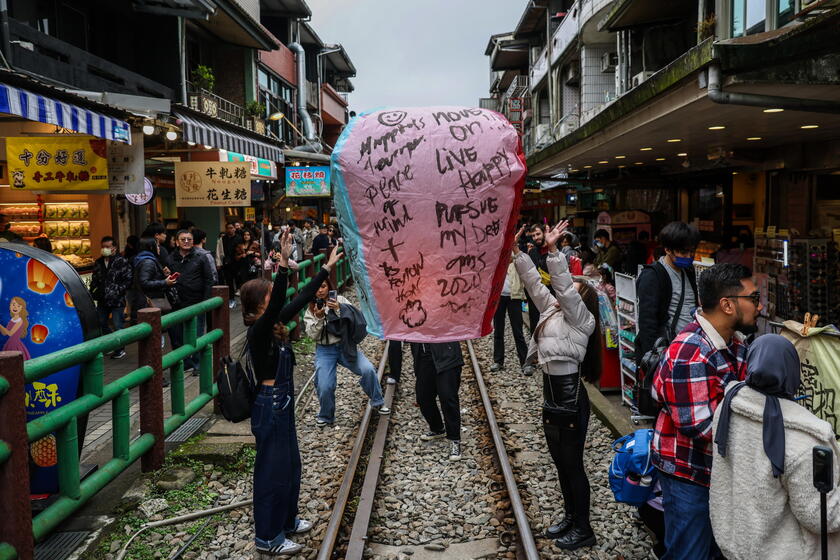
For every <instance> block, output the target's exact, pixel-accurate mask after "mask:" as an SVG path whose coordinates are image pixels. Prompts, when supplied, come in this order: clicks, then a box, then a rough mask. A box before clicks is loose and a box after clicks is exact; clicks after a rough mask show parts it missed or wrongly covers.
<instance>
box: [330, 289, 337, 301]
mask: <svg viewBox="0 0 840 560" xmlns="http://www.w3.org/2000/svg"><path fill="white" fill-rule="evenodd" d="M327 299H328V300H330V301H338V292H337V291H335V290H330V293H329V294H327Z"/></svg>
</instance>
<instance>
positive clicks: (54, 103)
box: [0, 84, 131, 144]
mask: <svg viewBox="0 0 840 560" xmlns="http://www.w3.org/2000/svg"><path fill="white" fill-rule="evenodd" d="M0 113H9V114H12V115H18V116H19V117H23V118H24V119H28V120H30V121H38V122H42V123H46V124H54V125H56V126H60V127H62V128H66V129H68V130H72V131H74V132H79V133H81V134H90V135H91V136H96V137H98V138H105V139H106V140H116V141H119V142H125V143H126V144H131V127H130V126H129V124H128V123H127V122H125V121H121V120H119V119H115V118H113V117H108V116H106V115H103V114H101V113H97V112H95V111H90V110H88V109H82V108H81V107H77V106H76V105H73V104H71V103H65V102H64V101H58V100H56V99H52V98H49V97H45V96H43V95H38V94H36V93H32V92H31V91H26V90H25V89H20V88H15V87H11V86H7V85H6V84H0Z"/></svg>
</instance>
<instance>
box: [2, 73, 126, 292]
mask: <svg viewBox="0 0 840 560" xmlns="http://www.w3.org/2000/svg"><path fill="white" fill-rule="evenodd" d="M32 85H33V86H34V88H33V89H39V88H40V89H43V90H46V89H47V88H45V86H40V85H39V84H32ZM55 93H57V94H60V93H61V92H55ZM65 97H66V96H65ZM79 102H80V105H76V104H73V103H70V102H67V101H60V100H58V99H57V98H54V97H48V96H47V95H46V94H43V95H42V94H37V93H33V92H32V91H29V90H28V89H23V88H20V87H12V86H9V85H6V84H0V117H3V119H2V121H3V122H2V123H0V154H3V156H2V157H3V158H4V160H5V165H3V166H2V167H0V169H1V170H0V214H2V215H3V216H4V221H5V222H6V223H9V224H10V229H11V231H12V232H14V233H16V234H17V235H19V236H20V237H21V238H22V240H23V241H25V242H26V243H27V244H30V245H31V244H33V243H34V241H35V239H37V238H38V237H44V238H46V239H48V240H49V242H50V244H51V246H52V252H53V253H54V254H55V255H57V256H59V257H61V258H62V259H64V260H65V261H67V262H68V263H70V264H71V265H73V267H74V268H75V269H76V270H77V271H78V272H79V273H80V274H81V275H82V276H83V278H86V277H87V275H88V273H90V271H91V268H92V265H93V261H94V259H95V258H96V253H97V250H96V249H97V248H98V246H99V240H100V239H101V238H102V237H104V236H106V235H114V234H115V233H116V232H115V223H114V220H113V212H112V204H113V197H112V196H111V195H112V193H111V191H110V178H109V173H108V151H109V150H110V149H111V144H114V143H119V144H129V143H130V140H131V135H130V127H129V125H128V123H127V122H125V121H122V120H120V119H117V118H114V117H111V116H107V115H106V114H104V113H99V112H96V111H94V110H93V109H87V108H84V107H83V106H82V105H85V106H88V104H87V103H85V101H84V100H82V99H79ZM106 109H107V108H106ZM115 114H116V113H115Z"/></svg>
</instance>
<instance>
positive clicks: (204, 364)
mask: <svg viewBox="0 0 840 560" xmlns="http://www.w3.org/2000/svg"><path fill="white" fill-rule="evenodd" d="M198 363H199V366H198V376H199V377H198V390H199V392H201V394H203V395H209V396H211V397H212V396H213V347H212V346H207V348H204V349H203V350H201V357H200V359H199V362H198Z"/></svg>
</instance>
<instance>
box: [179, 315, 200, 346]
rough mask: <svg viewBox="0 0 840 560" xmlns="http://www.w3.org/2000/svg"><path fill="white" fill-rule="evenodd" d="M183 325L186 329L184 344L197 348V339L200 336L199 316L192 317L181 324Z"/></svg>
mask: <svg viewBox="0 0 840 560" xmlns="http://www.w3.org/2000/svg"><path fill="white" fill-rule="evenodd" d="M181 327H182V328H183V329H184V339H183V340H184V344H185V345H188V346H192V347H193V348H195V339H196V338H198V317H190V318H189V319H187V321H185V322H184V323H182V324H181ZM175 328H176V329H177V328H178V327H175Z"/></svg>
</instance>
